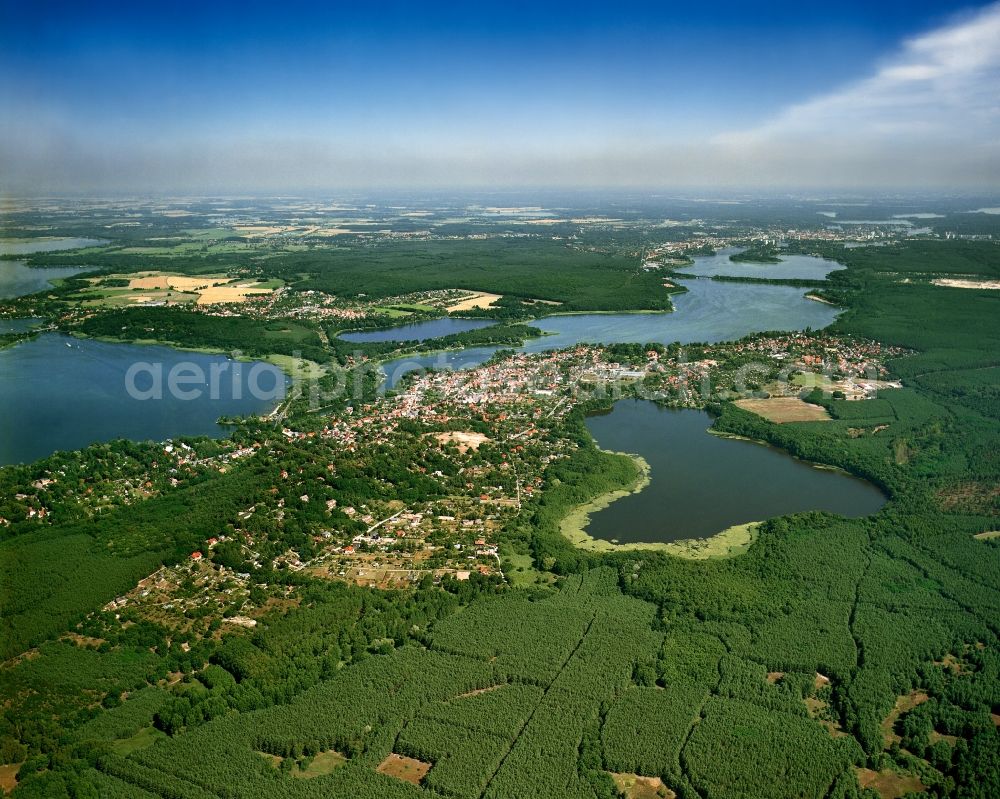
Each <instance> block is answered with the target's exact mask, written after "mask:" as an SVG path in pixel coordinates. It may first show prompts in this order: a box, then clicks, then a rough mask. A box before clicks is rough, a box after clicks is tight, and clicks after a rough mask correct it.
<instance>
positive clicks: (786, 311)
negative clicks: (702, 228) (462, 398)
mask: <svg viewBox="0 0 1000 799" xmlns="http://www.w3.org/2000/svg"><path fill="white" fill-rule="evenodd" d="M734 252H738V250H737V249H734V248H731V249H728V250H723V251H721V252H720V253H717V254H716V255H714V256H707V257H699V258H696V259H695V265H694V266H693V267H685V268H684V271H685V272H686V273H689V274H696V273H697V274H701V272H705V273H713V272H714V273H715V274H720V273H721V272H719V271H718V270H722V269H726V270H728V268H729V267H726V266H725V264H723V263H722V261H720V260H719V259H720V258H722V257H723V256H722V253H729V254H731V253H734ZM724 258H725V262H726V263H728V264H729V266H730V267H732V269H733V271H734V273H737V272H739V271H740V269H741V268H742V267H741V265H740V264H733V263H731V262H729V260H728V259H729V255H728V254H726V255H725V256H724ZM792 263H793V264H794V271H795V272H796V273H797V274H798V275H799V276H801V275H808V277H810V278H811V279H822V278H823V277H824V276H825V275H826V274H828V273H829V272H831V271H833V269H835V268H837V267H838V266H839V265H838V264H835V263H834V262H833V261H827V260H824V259H822V258H814V257H812V256H807V255H802V256H795V257H794V260H793V262H792ZM761 266H763V267H764V268H765V269H767V268H774V267H777V266H780V265H778V264H767V265H761ZM754 268H758V266H755V267H754ZM759 276H761V277H767V276H768V275H763V274H761V275H759ZM783 276H784V277H788V276H789V275H787V274H786V275H783ZM677 282H678V283H680V284H681V285H683V286H684V288H686V289H687V291H685V292H683V293H681V294H675V295H673V297H672V300H673V303H674V312H673V313H628V314H567V315H556V316H545V317H542V318H541V319H538V320H535V321H533V322H531V323H530V324H531V325H532V326H534V327H537V328H540V329H541V330H543V331H545V333H546V334H547V335H545V336H542V337H540V338H536V339H531V340H530V341H528V342H526V343H525V345H524V346H523V347H520V348H519V349H521V350H523V351H525V352H543V351H544V350H549V349H557V348H560V347H571V346H573V345H575V344H579V343H581V342H586V343H591V344H616V343H621V342H631V343H638V344H647V343H652V342H659V343H661V344H670V343H673V342H675V341H679V342H680V343H682V344H690V343H692V342H706V343H714V342H717V341H731V340H733V339H739V338H743V337H744V336H748V335H750V334H751V333H759V332H761V331H765V330H805V329H806V328H807V327H810V328H812V329H814V330H818V329H820V328H824V327H826V326H827V325H829V324H830V323H831V322H833V320H834V319H836V318H837V314H838V313H839V312H840V311H839V309H837V308H835V307H833V306H831V305H826V304H824V303H820V302H816V301H814V300H810V299H807V298H806V297H805V290H804V289H801V288H794V287H791V286H775V285H769V284H765V283H729V282H720V281H716V280H709V279H708V278H707V277H700V278H699V279H696V280H679V281H677ZM454 321H462V320H454ZM465 321H469V320H465ZM497 349H498V348H496V347H477V348H475V349H474V350H472V349H470V350H466V351H465V353H464V354H462V355H460V356H459V357H456V358H455V359H451V358H449V357H441V356H437V355H430V356H421V357H412V356H411V357H405V358H397V359H395V360H391V361H387V362H386V363H385V364H384V365H383V368H384V371H385V373H386V375H387V381H386V387H388V388H392V387H393V386H395V385H396V383H397V382H398V381H399V380H400V379H401V378H402V377H403V376H404V375H405V374H406V373H407V372H410V371H414V370H418V369H427V368H436V369H441V368H445V369H447V368H459V367H461V368H469V367H472V366H476V365H478V364H479V363H482V362H484V361H486V360H488V359H489V358H490V356H492V355H493V353H494V352H496V350H497Z"/></svg>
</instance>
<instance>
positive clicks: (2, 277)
mask: <svg viewBox="0 0 1000 799" xmlns="http://www.w3.org/2000/svg"><path fill="white" fill-rule="evenodd" d="M86 271H93V268H92V267H86V266H55V267H51V268H49V267H45V268H41V267H39V268H32V267H30V266H26V265H25V264H24V263H23V262H22V261H0V300H6V299H10V298H12V297H23V296H24V295H25V294H34V293H35V292H36V291H45V290H46V289H49V288H52V281H53V280H57V279H59V278H62V277H73V276H74V275H79V274H80V273H81V272H86Z"/></svg>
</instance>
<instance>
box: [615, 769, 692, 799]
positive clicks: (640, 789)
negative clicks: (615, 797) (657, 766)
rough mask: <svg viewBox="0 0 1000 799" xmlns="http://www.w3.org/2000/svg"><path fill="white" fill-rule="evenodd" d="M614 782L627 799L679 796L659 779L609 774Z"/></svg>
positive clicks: (665, 798)
mask: <svg viewBox="0 0 1000 799" xmlns="http://www.w3.org/2000/svg"><path fill="white" fill-rule="evenodd" d="M608 773H609V774H610V775H611V779H612V780H614V783H615V787H616V788H617V789H618V790H619V791H620V792H621V793H622V794H624V796H625V797H626V799H656V798H657V797H662V799H674V797H675V796H677V794H675V793H674V792H673V791H672V790H670V789H669V788H668V787H667V786H666V785H664V784H663V780H661V779H660V778H659V777H643V776H642V775H640V774H620V773H617V772H614V771H609V772H608Z"/></svg>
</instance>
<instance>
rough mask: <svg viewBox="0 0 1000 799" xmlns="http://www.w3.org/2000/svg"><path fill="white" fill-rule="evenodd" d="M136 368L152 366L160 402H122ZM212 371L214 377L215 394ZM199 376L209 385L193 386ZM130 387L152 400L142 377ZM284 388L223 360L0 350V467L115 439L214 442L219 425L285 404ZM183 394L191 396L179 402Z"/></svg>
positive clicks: (106, 347) (96, 346) (43, 341)
mask: <svg viewBox="0 0 1000 799" xmlns="http://www.w3.org/2000/svg"><path fill="white" fill-rule="evenodd" d="M67 345H69V346H67ZM143 362H145V363H148V364H152V365H154V368H155V366H156V365H159V369H160V374H161V375H162V387H163V390H162V392H161V393H162V398H155V397H154V398H150V399H136V398H134V397H133V396H130V394H129V392H128V390H127V385H126V377H127V375H128V373H129V369H130V367H133V365H134V364H137V363H143ZM181 364H187V365H190V366H191V367H192V368H193V369H194V370H195V371H194V372H185V373H178V372H175V375H176V377H177V378H179V380H178V381H175V384H176V387H177V388H178V389H179V391H177V392H172V391H170V374H171V370H174V369H175V368H180V365H181ZM213 365H214V367H215V369H216V370H217V373H218V378H217V379H216V380H215V383H216V385H217V391H214V392H213V390H212V383H211V375H212V368H213ZM198 371H200V372H201V374H202V376H203V377H204V378H205V381H207V382H204V381H203V382H194V380H195V379H196V378H195V376H194V375H196V374H197V372H198ZM234 372H238V378H236V379H234V377H233V374H234ZM188 379H190V380H191V381H192V382H185V381H186V380H188ZM133 384H134V386H135V388H137V389H138V390H139V391H140V392H143V393H147V394H148V393H154V392H153V374H152V373H151V372H150V371H148V370H145V369H143V370H140V371H139V372H138V374H136V375H135V377H134V380H133ZM234 385H235V386H236V388H235V389H234ZM285 385H286V381H285V376H284V373H282V372H281V370H279V369H278V368H277V367H275V366H272V365H270V364H266V363H242V364H240V363H236V362H233V361H229V360H228V359H227V358H226V357H225V356H223V355H206V354H203V353H195V352H181V351H179V350H174V349H171V348H169V347H153V346H136V345H132V344H107V343H104V342H100V341H92V340H78V339H74V338H71V337H69V336H62V335H59V334H56V333H43V334H42V335H40V336H38V337H37V338H35V339H34V340H32V341H28V342H24V343H22V344H18V345H17V346H14V347H8V348H6V349H3V350H0V464H9V463H25V462H28V461H33V460H36V459H38V458H41V457H44V456H45V455H49V454H50V453H52V452H54V451H56V450H59V449H77V448H79V447H83V446H86V445H87V444H91V443H93V442H95V441H108V440H110V439H113V438H131V439H135V440H139V441H143V440H154V441H160V440H163V439H166V438H170V437H173V436H180V435H207V436H215V437H219V436H222V435H224V434H225V433H226V428H224V427H221V426H220V425H218V424H216V420H217V419H218V418H219V417H220V416H240V415H246V414H250V413H261V412H267V411H268V410H270V409H271V408H272V407H273V406H274V405H275V403H276V402H277V401H278V399H280V396H283V394H284V390H285ZM257 389H259V390H257ZM255 393H256V394H257V395H258V396H254V394H255ZM191 394H197V395H198V396H192V398H190V399H184V398H183V397H184V396H187V395H191ZM213 394H215V395H216V396H215V397H213ZM276 395H278V396H276ZM140 396H141V394H140Z"/></svg>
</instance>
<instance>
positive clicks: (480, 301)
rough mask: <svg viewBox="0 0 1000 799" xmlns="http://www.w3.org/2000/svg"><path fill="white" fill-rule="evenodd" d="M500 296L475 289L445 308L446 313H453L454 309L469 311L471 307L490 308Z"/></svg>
mask: <svg viewBox="0 0 1000 799" xmlns="http://www.w3.org/2000/svg"><path fill="white" fill-rule="evenodd" d="M502 296H503V295H502V294H490V293H489V292H488V291H477V292H476V293H475V294H473V295H471V296H469V297H466V298H465V299H464V300H462V301H460V302H456V303H455V304H454V305H449V306H448V307H447V308H445V310H446V311H448V313H453V312H455V311H470V310H472V309H473V308H490V307H492V306H493V303H495V302H496V301H497V300H499V299H500V298H501V297H502Z"/></svg>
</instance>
